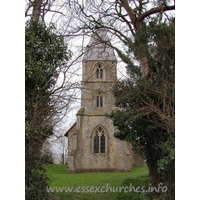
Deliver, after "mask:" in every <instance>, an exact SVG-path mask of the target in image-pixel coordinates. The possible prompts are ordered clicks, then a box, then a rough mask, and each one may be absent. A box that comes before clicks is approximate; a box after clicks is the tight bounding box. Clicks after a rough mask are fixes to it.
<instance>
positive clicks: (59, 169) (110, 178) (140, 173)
mask: <svg viewBox="0 0 200 200" xmlns="http://www.w3.org/2000/svg"><path fill="white" fill-rule="evenodd" d="M45 168H46V169H47V175H48V177H49V178H50V182H49V185H50V186H51V187H53V186H57V187H61V188H62V187H63V186H65V187H66V188H67V187H70V188H71V187H72V186H73V192H65V190H63V192H54V194H55V196H56V198H57V199H58V200H65V199H72V200H73V199H82V200H87V199H89V200H92V199H110V200H111V199H141V200H143V199H145V197H144V195H143V194H142V193H136V192H131V193H129V192H128V193H124V192H123V191H122V192H110V190H109V191H108V192H104V193H101V192H100V193H98V192H97V193H91V192H86V188H84V189H85V192H74V190H75V189H76V188H77V187H78V186H80V191H82V187H83V186H85V187H86V186H89V188H91V186H94V187H95V186H97V187H98V186H101V187H102V186H105V189H106V185H107V184H109V187H112V188H113V187H118V188H119V187H120V186H130V183H132V186H135V187H137V186H141V187H142V186H146V187H148V186H149V176H148V174H149V172H148V168H147V167H133V168H132V172H128V173H117V172H116V173H115V172H113V173H80V174H69V173H68V171H67V165H53V164H48V165H45ZM128 188H129V187H128ZM105 189H103V191H104V190H105ZM95 190H96V188H94V191H95ZM54 191H55V190H54Z"/></svg>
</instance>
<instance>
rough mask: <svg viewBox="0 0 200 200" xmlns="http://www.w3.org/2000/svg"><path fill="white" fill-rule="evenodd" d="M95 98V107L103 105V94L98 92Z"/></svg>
mask: <svg viewBox="0 0 200 200" xmlns="http://www.w3.org/2000/svg"><path fill="white" fill-rule="evenodd" d="M96 100H97V107H103V96H102V94H101V93H100V92H99V94H98V95H97V96H96Z"/></svg>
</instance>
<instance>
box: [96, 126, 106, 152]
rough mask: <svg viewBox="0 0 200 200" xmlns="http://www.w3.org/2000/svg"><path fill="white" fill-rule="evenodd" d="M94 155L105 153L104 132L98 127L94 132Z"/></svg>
mask: <svg viewBox="0 0 200 200" xmlns="http://www.w3.org/2000/svg"><path fill="white" fill-rule="evenodd" d="M93 141H94V153H95V154H96V153H106V132H105V130H104V129H103V128H102V127H101V126H99V127H97V128H96V130H95V132H94V137H93Z"/></svg>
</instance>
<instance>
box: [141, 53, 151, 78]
mask: <svg viewBox="0 0 200 200" xmlns="http://www.w3.org/2000/svg"><path fill="white" fill-rule="evenodd" d="M139 61H140V66H141V73H142V77H143V78H148V75H149V66H148V60H147V56H145V57H142V58H140V60H139Z"/></svg>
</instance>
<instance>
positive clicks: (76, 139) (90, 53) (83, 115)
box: [65, 29, 144, 173]
mask: <svg viewBox="0 0 200 200" xmlns="http://www.w3.org/2000/svg"><path fill="white" fill-rule="evenodd" d="M101 41H109V38H108V35H107V33H106V31H105V30H103V29H98V30H97V31H96V32H95V33H94V34H93V36H92V37H91V39H90V42H89V44H88V46H87V49H86V53H85V55H84V57H83V60H82V84H81V85H82V89H81V108H80V110H79V111H78V113H77V121H76V123H75V124H74V125H73V126H72V127H71V128H70V129H69V130H68V131H67V133H66V134H65V135H66V136H68V171H69V173H81V172H112V171H115V172H117V171H118V172H128V171H131V167H132V165H133V164H134V163H135V164H136V165H143V164H144V162H143V160H142V159H140V158H137V161H136V159H135V161H134V158H136V157H137V156H136V155H134V154H133V152H132V150H131V146H130V144H128V143H127V142H126V141H120V140H118V139H116V138H115V137H114V132H116V128H115V127H114V126H113V124H112V120H111V119H109V118H108V117H106V116H105V115H106V114H110V113H111V112H112V111H113V110H115V109H116V108H115V106H114V96H113V94H112V87H113V85H114V84H115V81H116V80H117V69H116V68H117V59H116V56H115V54H114V50H113V49H112V48H110V47H108V46H107V45H106V44H105V43H102V42H101Z"/></svg>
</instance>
